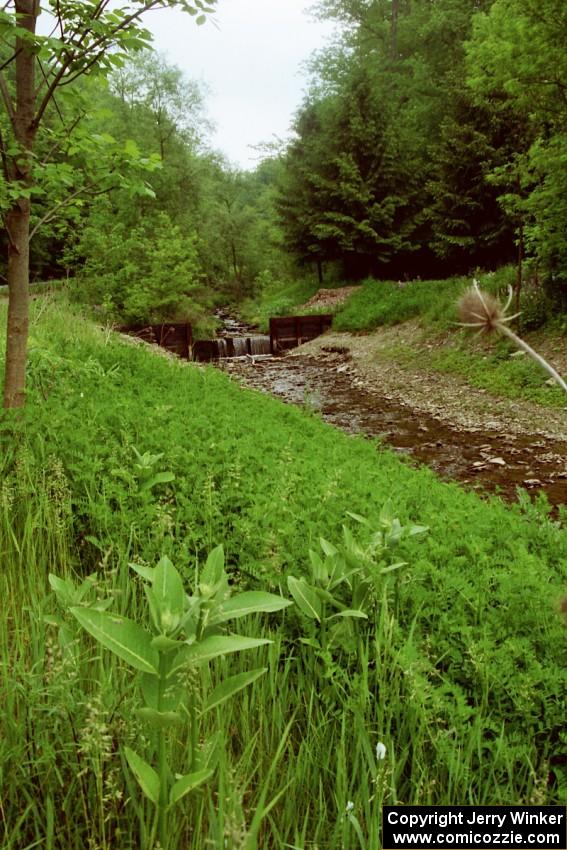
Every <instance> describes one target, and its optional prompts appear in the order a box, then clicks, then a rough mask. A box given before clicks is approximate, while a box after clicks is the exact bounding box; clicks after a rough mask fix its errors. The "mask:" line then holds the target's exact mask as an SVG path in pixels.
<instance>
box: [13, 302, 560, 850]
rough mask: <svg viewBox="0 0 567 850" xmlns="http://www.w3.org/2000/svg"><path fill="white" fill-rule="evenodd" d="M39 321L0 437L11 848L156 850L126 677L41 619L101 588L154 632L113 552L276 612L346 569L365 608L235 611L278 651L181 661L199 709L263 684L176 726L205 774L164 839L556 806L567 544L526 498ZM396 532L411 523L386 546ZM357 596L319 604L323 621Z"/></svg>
mask: <svg viewBox="0 0 567 850" xmlns="http://www.w3.org/2000/svg"><path fill="white" fill-rule="evenodd" d="M4 309H5V308H4V307H3V306H2V305H0V322H2V327H3V325H4V318H5V315H4ZM34 310H35V315H36V319H35V320H34V323H33V326H32V341H31V354H30V403H29V407H28V410H27V412H26V416H25V419H24V421H23V422H22V423H20V424H19V425H18V426H17V427H16V436H15V437H14V435H13V434H12V435H10V434H9V429H8V426H10V423H9V422H7V421H6V420H4V421H3V425H2V431H1V432H0V433H1V437H0V439H1V440H2V454H1V457H2V460H1V473H2V474H1V479H0V480H1V484H0V551H2V562H3V569H2V572H1V575H0V594H1V598H2V600H3V613H4V616H3V618H2V620H1V626H0V628H1V632H0V651H1V660H2V668H1V673H0V677H1V681H0V725H1V730H0V733H1V734H0V776H1V781H2V788H3V798H2V815H3V819H2V820H3V824H2V825H0V831H1V830H3V834H1V833H0V843H1V846H2V847H3V848H6V850H16V848H18V850H23V848H31V847H33V846H45V847H50V848H61V850H70V848H77V850H78V849H79V848H84V847H91V848H111V847H112V848H114V847H120V848H140V847H142V848H150V847H156V844H155V842H154V841H153V838H152V823H153V810H152V805H151V804H150V803H149V802H148V801H147V800H146V801H145V802H144V801H143V798H142V795H141V792H140V790H139V788H138V787H137V784H136V781H135V779H134V777H133V775H132V772H131V770H130V768H129V767H128V766H127V764H126V760H125V756H124V752H125V747H131V748H132V749H135V750H137V751H138V753H139V754H140V755H141V756H142V757H143V758H145V759H147V761H148V762H149V763H154V762H155V759H156V758H157V752H158V745H157V743H156V737H155V735H154V733H153V732H152V730H151V728H148V726H147V725H146V724H145V722H144V720H143V718H142V717H141V716H139V715H137V714H136V706H137V705H138V702H137V700H139V691H138V685H137V677H136V675H134V674H133V672H132V670H131V669H130V668H129V667H128V666H127V665H126V664H125V663H124V662H123V661H120V660H118V659H117V658H116V657H115V656H114V655H112V654H111V653H109V652H108V651H107V650H105V649H101V648H100V646H98V644H95V643H94V641H93V640H92V639H91V638H90V637H89V635H87V634H86V632H84V631H82V630H81V629H79V628H78V627H77V623H76V621H75V620H74V619H73V617H72V615H71V614H69V613H68V612H67V611H65V610H63V609H61V607H58V605H57V601H56V599H55V596H54V594H53V593H52V592H51V589H50V586H49V583H48V573H49V572H51V573H56V574H57V575H59V576H60V577H64V578H68V579H72V580H73V581H74V582H75V583H76V584H78V583H79V582H80V581H81V580H82V579H83V578H84V577H85V576H89V575H90V576H93V578H92V579H91V581H90V584H89V586H88V588H87V591H86V593H87V597H85V598H88V599H91V600H92V604H107V603H108V604H109V606H110V607H109V610H110V611H112V612H114V613H115V614H122V615H126V616H128V617H130V618H132V619H134V620H139V621H141V622H142V623H145V624H146V625H147V620H146V619H145V618H146V614H145V610H146V605H145V601H144V595H143V593H142V592H141V582H140V580H139V579H138V578H137V577H136V574H135V573H134V572H133V570H132V569H131V568H130V567H129V564H131V563H133V562H134V563H136V564H137V565H139V566H140V565H141V567H142V568H144V567H146V568H147V567H150V566H153V565H155V564H156V563H157V560H158V558H159V557H160V555H163V554H166V555H168V556H169V557H170V558H171V560H172V561H173V563H174V564H175V565H176V566H177V568H178V569H179V571H180V572H181V574H182V576H183V579H184V582H185V586H186V587H187V589H188V590H189V589H191V588H193V587H194V585H195V581H196V571H197V570H202V566H203V563H204V561H205V559H206V557H207V554H208V553H209V552H210V551H211V550H212V549H213V548H214V547H215V546H216V545H217V544H219V543H222V544H223V545H224V548H225V552H226V564H227V570H228V573H229V575H230V579H231V583H232V585H233V586H234V587H235V588H236V589H239V590H249V589H254V590H268V591H270V592H272V593H282V594H283V595H284V596H286V597H288V598H289V597H290V589H289V587H288V582H287V578H288V576H289V575H293V576H295V577H296V578H297V579H298V580H299V579H300V578H301V577H307V578H308V579H309V582H310V584H313V582H314V581H315V579H314V578H313V570H314V569H316V571H317V570H318V571H319V572H318V575H319V577H320V576H321V575H322V573H321V569H322V567H318V566H317V564H318V563H319V562H318V560H317V558H313V557H310V554H309V552H310V550H312V551H313V552H316V553H319V558H320V561H321V563H323V564H327V566H328V565H329V563H331V561H333V559H338V561H340V559H341V558H342V559H343V560H344V562H345V563H348V564H349V565H350V568H351V569H355V570H359V571H360V570H362V571H364V575H365V576H366V577H367V583H368V593H367V594H366V595H365V596H360V595H359V596H358V597H357V598H356V600H355V602H356V605H358V606H359V607H358V610H359V612H360V617H356V618H352V619H349V617H348V616H347V615H345V614H344V611H343V616H342V617H336V619H334V620H331V619H329V620H325V619H324V615H323V613H322V609H320V611H319V620H320V621H321V622H319V620H317V619H314V618H309V617H308V616H307V615H306V613H305V611H304V610H303V609H302V608H301V606H298V605H297V604H296V605H294V606H293V607H290V608H288V609H286V611H285V612H281V613H276V614H269V615H254V616H253V617H249V618H243V619H242V620H241V621H239V623H237V624H236V626H235V630H236V627H238V629H237V630H238V632H239V633H240V634H245V635H249V636H250V635H252V636H254V637H258V638H265V639H270V640H272V641H273V642H272V643H271V644H269V645H266V646H262V647H259V648H258V649H256V650H253V651H251V652H249V653H246V654H242V655H237V654H235V655H228V656H226V657H225V658H220V659H218V660H216V661H214V662H212V663H211V665H210V668H209V667H208V666H196V667H194V668H191V669H190V671H189V673H188V675H187V681H186V696H187V699H188V700H190V703H191V704H194V700H195V699H197V698H198V697H199V695H200V694H202V693H203V692H204V691H206V690H207V689H210V688H212V687H214V685H215V684H216V683H217V682H218V681H219V680H220V678H221V677H224V676H226V675H231V674H235V675H236V674H238V673H242V672H244V671H246V670H247V669H251V668H262V669H265V670H266V672H265V673H264V675H262V676H261V677H260V678H259V679H258V681H256V682H254V684H252V685H251V686H250V687H248V688H246V689H244V690H242V691H240V692H239V693H238V694H237V695H236V696H235V697H234V698H233V699H232V700H230V701H228V702H227V703H225V704H223V706H222V708H220V709H214V710H212V711H209V712H207V713H206V714H204V715H203V718H202V721H201V727H200V736H199V739H198V741H197V742H194V741H192V740H191V734H190V731H189V729H188V727H187V725H186V724H182V725H181V726H176V727H174V729H173V731H172V732H171V733H170V734H169V738H168V758H169V761H170V764H171V765H172V770H173V771H174V772H175V773H179V774H181V773H183V772H185V771H186V769H187V759H188V757H189V756H188V754H191V758H192V757H193V754H192V748H193V747H194V746H196V747H197V748H198V750H199V753H205V755H203V756H202V757H203V758H206V759H207V762H206V763H207V764H208V765H210V766H211V770H212V771H213V773H212V776H211V777H210V779H208V780H207V782H206V783H205V784H203V785H202V786H200V787H199V789H198V790H196V791H195V792H193V793H191V794H190V795H188V796H187V797H186V798H184V799H183V802H182V804H180V805H179V806H177V807H176V808H175V810H174V812H173V813H172V827H171V831H170V846H169V848H167V850H174V848H194V850H200V848H203V847H206V846H212V847H219V848H221V847H228V848H245V847H246V848H253V847H258V848H262V850H263V848H285V847H287V848H289V847H296V848H305V850H307V848H314V847H318V848H335V847H344V848H347V850H355V848H356V850H358V848H367V850H374V848H377V847H379V843H380V839H379V833H380V807H381V805H382V803H394V802H400V803H407V804H412V803H413V804H418V803H420V804H450V803H453V804H464V803H467V804H474V803H479V804H480V803H494V804H496V803H532V802H533V803H535V802H537V803H555V802H559V801H562V802H565V800H566V799H567V796H566V792H567V783H566V781H565V780H566V777H565V776H564V775H562V774H561V767H560V766H554V762H555V761H558V759H557V757H558V756H562V755H564V754H565V753H566V752H567V740H566V739H565V718H564V705H565V703H564V699H565V688H566V678H565V662H566V660H567V641H566V636H565V631H564V628H563V626H562V624H561V622H560V619H559V616H558V613H557V605H558V600H559V598H560V597H561V596H562V595H563V594H564V591H565V589H566V587H567V570H566V566H565V565H566V563H567V534H566V533H565V531H564V530H563V528H562V527H561V526H560V525H559V524H555V523H553V522H550V521H549V520H548V519H547V518H546V514H545V510H543V509H541V510H538V509H536V508H533V509H531V510H530V511H528V513H527V514H525V513H523V512H522V509H521V508H520V507H517V508H510V507H506V506H504V505H503V504H501V503H500V502H499V501H497V500H491V501H486V502H485V501H481V500H480V499H478V498H477V497H476V496H475V495H474V494H471V493H465V492H463V491H461V490H460V489H459V488H458V487H457V486H456V485H449V484H442V483H440V482H439V481H437V480H436V478H435V476H434V475H433V474H432V473H431V472H429V471H428V470H426V469H419V470H416V469H413V468H411V467H410V466H409V465H408V464H406V463H404V462H402V461H400V459H399V458H398V457H397V456H395V455H394V454H393V453H391V452H389V451H386V450H384V449H382V448H381V447H380V446H378V445H377V444H375V443H373V442H369V441H366V440H363V439H361V438H356V439H353V438H350V437H348V436H346V435H344V434H341V433H338V432H336V431H334V430H333V429H332V428H331V427H329V426H326V425H324V424H323V423H321V422H320V421H319V420H318V419H317V418H316V417H314V416H313V415H312V414H311V413H309V412H305V411H301V410H297V409H295V408H290V407H286V406H284V405H282V404H280V403H279V402H277V401H275V400H272V399H268V398H265V397H263V396H260V395H259V394H256V393H253V392H249V391H244V390H242V389H240V388H239V387H238V386H236V385H235V384H233V383H231V382H230V381H229V380H228V379H227V378H226V376H224V375H223V374H221V373H219V372H216V371H215V370H214V369H210V368H200V367H197V366H195V365H192V364H184V363H182V362H180V361H177V360H171V359H169V358H166V357H163V356H159V355H158V354H156V353H154V352H152V351H148V350H146V349H145V348H144V347H141V346H137V345H134V344H132V343H129V342H123V341H122V340H119V339H118V338H117V337H116V336H115V335H114V334H112V333H110V332H108V333H107V332H105V331H103V330H100V329H97V328H95V327H94V326H93V325H91V324H89V323H88V322H86V321H84V320H83V319H81V317H80V316H79V315H78V314H74V313H72V312H71V311H70V310H69V308H68V307H67V306H65V304H63V303H58V302H57V301H53V302H50V303H48V304H47V305H46V303H45V302H42V303H41V304H40V302H36V303H35V304H34ZM10 427H12V426H10ZM387 503H390V505H391V508H390V509H389V510H388V511H386V512H384V511H382V508H383V506H384V505H385V504H387ZM381 511H382V513H381ZM352 514H357V515H361V516H363V517H367V518H368V519H369V521H370V526H369V527H367V526H365V525H361V524H360V523H359V522H357V521H356V519H355V518H353V516H352ZM398 518H399V521H400V523H401V524H402V526H407V525H408V524H409V523H419V524H420V525H424V526H428V527H429V531H428V532H427V533H426V534H416V535H413V536H410V535H409V534H407V535H402V537H401V539H400V541H399V543H398V544H397V545H394V541H395V538H396V536H397V529H398V526H397V524H396V521H395V520H396V519H398ZM343 525H345V526H346V527H347V529H348V531H350V534H351V535H354V539H355V541H356V542H353V540H352V539H351V537H350V536H349V533H348V531H347V534H346V536H345V533H344V532H343ZM377 533H379V534H380V536H379V537H377V536H376V534H377ZM321 537H323V538H325V540H326V541H328V543H324V544H323V545H324V549H322V548H321V543H320V538H321ZM388 541H389V543H388ZM329 543H331V544H334V545H335V546H336V547H337V549H338V550H339V551H338V553H337V554H332V553H333V550H332V547H330V546H329ZM328 558H330V559H331V561H328V560H327V559H328ZM338 561H337V562H338ZM392 562H395V563H399V562H405V565H404V566H401V567H399V568H397V569H394V570H392V571H391V572H382V571H383V570H384V568H386V567H388V566H389V565H390V564H391V563H392ZM333 563H335V561H333ZM323 572H324V570H323ZM356 575H358V573H356ZM320 580H321V581H322V579H321V578H320ZM354 581H355V580H354V579H350V580H349V581H345V582H343V583H342V584H341V585H340V586H337V587H335V588H333V591H332V592H333V594H335V595H336V596H339V595H341V594H342V596H341V599H342V604H343V609H344V608H345V607H346V608H352V607H353V605H354V602H353V600H352V599H351V591H352V590H353V588H351V584H354ZM321 598H324V599H325V600H326V602H325V604H326V605H327V606H328V612H329V611H330V610H333V608H332V605H331V603H330V602H329V600H328V599H327V598H326V597H324V594H323V597H319V599H321ZM355 607H356V606H355ZM337 610H338V609H337ZM328 612H327V613H328ZM362 615H364V616H362ZM323 621H324V623H325V626H324V627H323ZM337 624H338V625H339V626H340V629H338V627H337ZM336 627H337V628H336ZM230 630H231V629H229V631H230ZM334 638H335V639H334ZM378 744H383V745H384V748H385V749H382V748H381V747H378V748H377V745H378ZM172 781H173V779H172Z"/></svg>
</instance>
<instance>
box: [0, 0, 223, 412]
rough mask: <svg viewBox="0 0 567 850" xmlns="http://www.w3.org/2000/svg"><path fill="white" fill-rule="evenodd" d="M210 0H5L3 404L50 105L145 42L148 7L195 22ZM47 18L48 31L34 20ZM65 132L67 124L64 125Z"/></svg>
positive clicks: (16, 402)
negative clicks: (6, 301)
mask: <svg viewBox="0 0 567 850" xmlns="http://www.w3.org/2000/svg"><path fill="white" fill-rule="evenodd" d="M215 4H216V0H209V1H208V2H207V3H206V4H205V3H204V2H203V0H191V2H189V0H130V2H122V3H120V5H118V6H116V5H115V4H113V3H111V2H110V0H80V2H79V1H78V0H47V2H41V0H8V2H6V3H5V4H4V6H3V8H2V10H1V12H0V40H1V41H2V44H3V45H4V51H3V56H5V58H4V61H3V65H2V67H1V69H0V95H1V99H2V103H3V105H4V109H5V113H6V116H7V122H6V123H5V124H4V129H5V131H4V132H3V133H2V136H1V137H0V154H1V157H2V165H3V169H4V179H5V183H6V193H5V194H6V200H7V205H8V209H7V212H6V215H5V227H6V232H7V238H8V286H9V306H8V329H7V342H6V365H5V378H4V407H6V408H17V407H21V406H23V404H24V400H25V377H26V360H27V339H28V324H29V247H30V213H31V203H32V197H33V193H34V189H36V187H37V186H38V185H41V181H42V180H43V179H44V178H43V176H42V174H41V171H38V169H37V168H36V167H34V166H35V164H36V161H35V155H36V150H37V144H38V137H39V134H40V132H41V130H42V128H43V126H44V125H45V123H46V117H47V115H48V114H49V111H50V110H53V109H55V110H57V109H58V101H59V99H61V98H64V97H65V92H66V91H67V90H69V88H70V87H72V84H73V83H74V82H75V81H76V80H77V79H78V78H80V77H84V76H87V75H96V74H106V73H108V71H109V70H110V69H111V68H113V67H116V66H118V65H121V64H122V62H123V60H124V57H125V56H126V55H128V54H129V53H131V52H132V51H136V50H139V49H141V48H144V47H147V46H148V43H149V39H150V35H149V33H148V32H147V30H145V29H143V28H142V19H143V17H144V15H145V14H146V13H147V12H150V11H151V10H152V9H158V8H165V7H178V8H180V9H183V10H184V11H187V12H188V13H189V14H191V15H193V16H194V17H195V18H196V22H197V23H203V22H204V21H205V16H206V14H207V13H210V12H212V11H214V6H215ZM42 11H44V12H45V13H47V16H48V17H49V21H50V24H51V30H50V32H49V34H47V35H42V34H40V33H39V32H38V26H37V25H38V19H39V16H40V13H41V12H42ZM66 129H67V134H71V133H72V132H73V130H74V127H73V126H69V127H67V128H66Z"/></svg>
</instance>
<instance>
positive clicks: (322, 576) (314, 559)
mask: <svg viewBox="0 0 567 850" xmlns="http://www.w3.org/2000/svg"><path fill="white" fill-rule="evenodd" d="M309 560H310V561H311V576H312V578H313V581H314V582H315V583H316V584H327V582H328V581H329V571H328V569H327V566H326V564H325V563H324V562H323V561H322V559H321V558H320V557H319V555H318V554H317V552H313V550H312V549H310V550H309Z"/></svg>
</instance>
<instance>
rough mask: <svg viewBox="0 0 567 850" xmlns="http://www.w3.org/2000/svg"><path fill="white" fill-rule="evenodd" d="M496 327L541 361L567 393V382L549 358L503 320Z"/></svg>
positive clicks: (538, 361) (543, 366)
mask: <svg viewBox="0 0 567 850" xmlns="http://www.w3.org/2000/svg"><path fill="white" fill-rule="evenodd" d="M496 328H497V330H498V331H499V332H500V333H501V334H504V336H507V337H508V339H510V340H512V342H513V343H514V345H517V346H518V348H521V349H522V351H525V352H526V354H529V356H530V357H532V358H533V359H534V360H535V361H536V363H539V365H540V366H541V368H542V369H544V371H546V372H547V374H548V375H550V376H551V377H552V378H553V380H554V381H556V382H557V383H558V384H559V386H560V387H561V389H562V390H565V392H566V393H567V384H566V383H565V381H564V380H563V378H562V377H561V375H559V373H558V372H556V371H555V369H554V368H553V366H551V365H550V364H549V363H548V362H547V360H544V358H543V357H542V356H541V355H540V354H538V353H537V351H534V350H533V348H532V347H531V345H528V343H527V342H524V340H523V339H520V337H519V336H516V334H515V333H514V331H511V330H510V328H509V327H507V326H506V325H504V324H502V323H501V322H498V323H497V324H496Z"/></svg>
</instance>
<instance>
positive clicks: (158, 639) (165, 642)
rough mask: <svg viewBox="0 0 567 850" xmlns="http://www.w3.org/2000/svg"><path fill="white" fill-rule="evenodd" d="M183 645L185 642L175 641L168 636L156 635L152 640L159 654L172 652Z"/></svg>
mask: <svg viewBox="0 0 567 850" xmlns="http://www.w3.org/2000/svg"><path fill="white" fill-rule="evenodd" d="M182 645H183V641H181V640H175V639H174V638H170V637H168V636H167V635H156V636H155V638H152V646H153V647H155V649H157V651H158V652H171V650H172V649H179V647H180V646H182Z"/></svg>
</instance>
